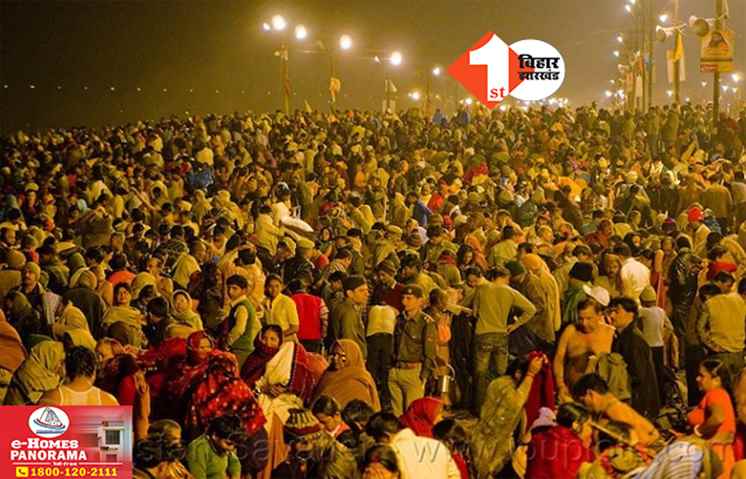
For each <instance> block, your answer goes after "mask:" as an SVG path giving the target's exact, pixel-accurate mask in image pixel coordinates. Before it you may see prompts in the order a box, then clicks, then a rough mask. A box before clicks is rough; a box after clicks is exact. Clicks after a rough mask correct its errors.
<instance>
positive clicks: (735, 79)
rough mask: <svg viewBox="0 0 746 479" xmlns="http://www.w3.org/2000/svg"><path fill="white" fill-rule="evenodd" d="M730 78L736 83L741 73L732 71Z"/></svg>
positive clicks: (739, 79)
mask: <svg viewBox="0 0 746 479" xmlns="http://www.w3.org/2000/svg"><path fill="white" fill-rule="evenodd" d="M730 78H731V80H733V82H734V83H738V82H740V81H741V74H740V73H734V74H732V75H731V76H730Z"/></svg>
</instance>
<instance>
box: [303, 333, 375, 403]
mask: <svg viewBox="0 0 746 479" xmlns="http://www.w3.org/2000/svg"><path fill="white" fill-rule="evenodd" d="M319 396H330V397H333V398H334V399H335V400H336V401H337V402H338V403H339V405H340V407H341V408H342V409H344V407H345V406H346V405H347V403H349V402H350V401H352V400H354V399H360V400H362V401H364V402H366V403H367V404H370V405H371V406H372V407H373V410H374V411H380V409H381V403H380V401H379V399H378V390H377V389H376V384H375V382H374V381H373V377H372V376H371V375H370V373H369V372H368V370H367V369H365V362H364V361H363V353H362V351H360V346H358V345H357V343H356V342H355V341H352V340H349V339H340V340H338V341H337V342H336V343H334V346H332V354H331V364H330V365H329V368H327V370H326V371H324V374H323V375H322V376H321V379H320V380H319V384H318V385H317V386H316V391H315V392H314V398H318V397H319Z"/></svg>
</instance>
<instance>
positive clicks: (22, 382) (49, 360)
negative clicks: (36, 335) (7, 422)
mask: <svg viewBox="0 0 746 479" xmlns="http://www.w3.org/2000/svg"><path fill="white" fill-rule="evenodd" d="M64 366H65V348H64V347H63V346H62V343H60V342H57V341H42V342H40V343H39V344H37V345H36V346H34V347H33V348H31V354H30V355H29V357H28V358H26V360H25V361H23V363H21V365H20V366H19V367H18V369H16V372H15V373H14V374H13V379H12V380H11V381H10V386H9V387H8V392H7V394H6V395H5V404H6V405H8V406H18V405H24V404H26V405H31V404H36V403H38V402H39V399H41V397H42V395H43V394H44V393H45V392H46V391H49V390H51V389H54V388H56V387H57V386H59V384H60V381H61V380H62V375H63V370H64Z"/></svg>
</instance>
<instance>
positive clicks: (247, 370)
mask: <svg viewBox="0 0 746 479" xmlns="http://www.w3.org/2000/svg"><path fill="white" fill-rule="evenodd" d="M268 329H269V327H268V326H264V327H263V328H262V331H261V332H260V333H259V334H257V335H256V337H255V338H254V351H253V352H252V353H251V354H249V357H247V358H246V361H245V362H244V363H243V367H242V368H241V377H242V378H243V380H244V381H246V384H248V385H249V387H250V388H253V387H254V384H256V382H257V381H258V380H259V378H261V377H262V376H264V371H265V368H266V367H267V363H268V362H269V360H270V359H272V358H273V357H274V356H275V354H277V351H279V350H280V347H279V346H277V347H276V348H270V347H269V346H267V345H266V344H264V343H263V342H262V337H263V336H264V333H265V332H266V331H267V330H268ZM282 339H283V338H282V332H280V344H282Z"/></svg>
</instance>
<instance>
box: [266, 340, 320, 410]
mask: <svg viewBox="0 0 746 479" xmlns="http://www.w3.org/2000/svg"><path fill="white" fill-rule="evenodd" d="M327 366H328V363H327V362H326V360H325V359H324V358H323V357H322V356H319V355H317V354H313V353H309V352H307V351H306V350H305V348H304V347H303V346H302V345H300V344H296V343H292V342H288V343H283V344H282V346H280V350H279V351H278V352H277V354H275V356H274V357H273V358H272V359H270V360H269V362H267V366H266V369H265V371H264V375H263V376H262V378H261V379H260V380H259V381H258V382H257V388H258V389H259V390H260V391H261V390H264V389H265V388H266V387H268V386H270V385H278V386H282V387H284V388H285V390H286V392H285V393H283V394H280V395H278V396H276V397H271V396H270V395H268V394H261V395H260V396H259V404H260V405H261V408H262V411H264V415H265V417H272V415H273V414H277V416H278V417H279V418H280V421H281V422H282V424H285V422H286V421H287V419H288V416H289V410H290V409H294V408H303V404H304V403H305V402H307V401H308V400H309V399H310V398H311V395H312V394H313V391H314V389H315V388H316V384H317V382H318V380H319V378H320V377H321V374H322V372H323V371H324V369H326V367H327Z"/></svg>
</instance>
